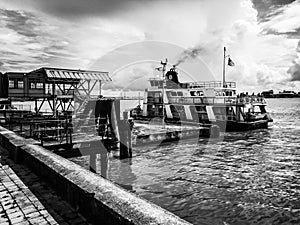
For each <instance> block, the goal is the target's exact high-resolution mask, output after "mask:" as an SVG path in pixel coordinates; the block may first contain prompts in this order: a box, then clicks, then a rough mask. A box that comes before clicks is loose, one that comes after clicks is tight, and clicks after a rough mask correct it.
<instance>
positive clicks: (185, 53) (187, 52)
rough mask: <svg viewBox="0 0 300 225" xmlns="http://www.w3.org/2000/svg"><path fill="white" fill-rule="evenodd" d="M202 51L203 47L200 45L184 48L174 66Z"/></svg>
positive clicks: (193, 57)
mask: <svg viewBox="0 0 300 225" xmlns="http://www.w3.org/2000/svg"><path fill="white" fill-rule="evenodd" d="M202 51H204V49H202V48H201V47H193V48H190V49H187V50H184V51H183V52H182V53H181V55H180V56H179V58H178V60H177V62H176V63H175V66H178V65H180V64H181V63H183V62H185V61H186V60H188V59H195V58H196V57H197V56H198V55H199V54H200V53H201V52H202Z"/></svg>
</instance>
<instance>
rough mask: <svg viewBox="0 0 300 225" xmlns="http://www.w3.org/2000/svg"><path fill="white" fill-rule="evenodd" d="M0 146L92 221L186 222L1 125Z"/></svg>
mask: <svg viewBox="0 0 300 225" xmlns="http://www.w3.org/2000/svg"><path fill="white" fill-rule="evenodd" d="M0 145H1V146H2V147H3V148H5V149H6V150H7V151H8V152H9V156H10V157H11V158H12V159H13V160H14V161H15V163H22V164H24V165H26V166H27V167H28V168H30V169H31V170H32V171H33V172H35V173H36V174H37V175H39V176H40V177H42V178H43V179H44V180H45V181H47V183H49V185H51V187H52V188H53V189H54V190H55V191H56V192H57V193H58V194H60V195H61V196H62V198H64V199H65V200H67V201H68V202H69V203H70V204H71V206H72V207H73V208H74V209H76V210H78V212H79V213H81V214H82V215H83V216H84V217H85V218H86V219H88V220H89V221H90V222H91V223H93V224H109V225H111V224H141V225H147V224H168V225H169V224H189V223H188V222H186V221H184V220H182V219H180V218H179V217H177V216H175V215H174V214H172V213H170V212H168V211H167V210H164V209H162V208H161V207H159V206H157V205H155V204H153V203H151V202H149V201H147V200H144V199H142V198H140V197H138V196H137V195H135V194H133V193H130V192H128V191H126V190H124V189H122V188H121V187H119V186H117V185H115V184H113V183H112V182H110V181H108V180H106V179H104V178H102V177H101V176H99V175H97V174H94V173H92V172H89V171H87V170H85V169H84V168H82V167H80V166H79V165H77V164H75V163H73V162H70V161H69V160H67V159H64V158H62V157H60V156H58V155H56V154H54V153H52V152H50V151H48V150H46V149H44V148H42V147H41V146H39V145H37V142H36V141H34V140H32V139H24V138H22V137H20V136H18V135H16V134H15V133H13V132H12V131H9V130H7V129H5V128H3V127H0Z"/></svg>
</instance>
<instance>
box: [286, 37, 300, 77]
mask: <svg viewBox="0 0 300 225" xmlns="http://www.w3.org/2000/svg"><path fill="white" fill-rule="evenodd" d="M288 73H289V74H291V76H292V77H291V80H292V81H300V40H299V42H298V47H297V58H296V59H295V60H294V62H293V65H292V66H291V67H290V68H289V70H288Z"/></svg>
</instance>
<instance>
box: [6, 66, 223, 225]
mask: <svg viewBox="0 0 300 225" xmlns="http://www.w3.org/2000/svg"><path fill="white" fill-rule="evenodd" d="M1 76H2V78H1V80H2V81H7V83H5V84H2V85H4V86H7V90H6V91H5V90H4V91H2V92H1V96H0V149H1V155H0V156H1V164H0V178H1V179H0V194H1V201H0V223H1V224H15V223H21V224H99V222H101V224H141V225H144V224H189V223H187V222H186V221H184V220H182V219H180V218H178V217H177V216H175V215H174V214H172V213H170V212H168V211H166V210H164V209H162V208H160V207H158V206H156V205H154V204H152V203H150V202H148V201H146V200H144V199H141V198H139V197H138V196H136V195H134V194H133V193H130V192H128V191H126V190H124V189H122V188H120V187H119V186H117V185H115V184H113V183H111V182H110V181H108V180H106V179H104V178H103V177H101V176H100V175H99V174H97V171H96V159H97V155H98V154H100V155H105V156H107V155H108V154H109V153H110V152H111V151H114V154H115V156H116V157H118V158H119V159H125V158H131V157H132V151H133V148H134V147H135V146H140V145H147V144H152V143H156V144H160V143H163V142H168V141H178V140H181V139H187V138H214V137H218V136H219V132H220V131H219V128H218V127H217V126H213V125H200V124H193V125H191V124H189V125H186V124H185V125H184V124H182V125H179V124H176V125H174V124H167V125H166V124H164V125H163V126H161V125H160V124H156V123H148V124H147V123H141V121H140V122H137V121H132V119H131V118H129V113H128V112H121V111H120V108H121V107H120V101H121V99H117V98H108V97H103V96H102V95H101V89H102V88H101V87H102V84H103V83H104V82H109V81H110V80H111V78H110V77H109V75H108V73H106V72H99V71H82V70H78V71H75V70H66V69H59V68H40V69H38V70H34V71H31V72H29V73H25V74H24V73H5V74H4V75H1ZM97 84H98V85H99V90H100V93H99V94H100V95H99V96H97V97H95V96H92V92H93V90H94V88H95V86H96V85H97ZM17 101H21V102H27V101H28V102H29V101H32V102H34V110H32V109H31V108H30V107H29V108H26V107H23V106H22V107H21V106H19V107H17V106H16V105H14V102H17ZM45 105H47V106H48V107H49V108H50V111H44V110H43V107H44V106H45ZM86 155H88V156H89V160H90V161H89V170H86V169H84V168H82V167H80V166H79V165H77V164H75V163H73V162H71V161H70V160H68V158H71V157H79V156H86ZM28 177H29V178H28ZM31 179H32V180H33V183H32V182H31V181H30V180H31ZM42 183H43V184H45V185H41V184H42ZM48 187H49V188H48ZM39 189H40V190H39ZM43 196H45V197H43ZM2 197H3V198H2ZM17 197H18V198H17ZM18 199H20V201H19V200H18ZM47 199H49V201H50V202H48V200H47ZM51 199H52V200H53V202H51ZM18 201H19V202H18ZM55 202H56V205H55V204H54V203H55ZM24 204H25V206H24ZM62 205H65V206H64V207H63V206H62ZM27 206H28V208H30V210H29V209H28V210H27ZM60 208H64V209H65V210H66V211H64V210H62V211H61V212H60V211H58V212H56V209H60Z"/></svg>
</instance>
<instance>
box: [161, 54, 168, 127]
mask: <svg viewBox="0 0 300 225" xmlns="http://www.w3.org/2000/svg"><path fill="white" fill-rule="evenodd" d="M160 64H161V65H162V66H163V67H162V75H163V82H162V125H163V128H165V101H164V93H165V72H166V67H167V64H168V59H167V58H166V60H165V61H164V62H163V61H160Z"/></svg>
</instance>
